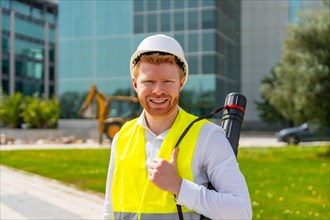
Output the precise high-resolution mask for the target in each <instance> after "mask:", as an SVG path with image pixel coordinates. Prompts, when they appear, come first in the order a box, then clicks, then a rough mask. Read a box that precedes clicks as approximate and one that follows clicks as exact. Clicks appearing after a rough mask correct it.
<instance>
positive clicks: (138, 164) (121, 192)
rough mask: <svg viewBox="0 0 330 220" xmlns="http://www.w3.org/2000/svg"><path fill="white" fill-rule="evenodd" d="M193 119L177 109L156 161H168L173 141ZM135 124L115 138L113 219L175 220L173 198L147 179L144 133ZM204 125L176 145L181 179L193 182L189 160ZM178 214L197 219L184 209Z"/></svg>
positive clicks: (201, 122)
mask: <svg viewBox="0 0 330 220" xmlns="http://www.w3.org/2000/svg"><path fill="white" fill-rule="evenodd" d="M195 118H196V117H195V116H193V115H191V114H188V113H186V112H185V111H184V110H182V109H180V111H179V114H178V116H177V118H176V119H175V122H174V124H173V126H172V127H171V129H170V130H169V132H168V134H167V135H166V137H165V139H164V141H163V144H162V146H161V148H160V151H159V153H158V156H157V157H159V158H163V159H165V160H167V161H169V160H170V158H171V155H172V151H173V148H174V147H175V146H174V145H175V144H176V141H177V140H178V139H179V137H180V135H181V133H182V132H183V131H184V129H185V128H186V127H187V126H188V125H189V123H190V122H191V121H193V120H194V119H195ZM136 122H137V119H135V120H132V121H130V122H127V123H126V124H125V125H124V126H123V127H122V129H121V130H120V132H119V134H118V138H117V143H116V155H115V161H114V176H113V183H112V204H113V211H114V213H115V216H116V219H163V218H165V219H173V217H174V219H177V218H178V215H177V208H176V203H175V199H174V196H173V194H172V193H170V192H167V191H163V190H160V189H159V188H158V187H157V186H155V185H154V184H153V183H152V182H151V181H150V180H149V179H148V173H147V168H146V149H145V146H146V140H145V130H144V128H143V126H142V125H137V124H136ZM207 122H208V121H207V120H202V121H199V122H197V123H195V124H194V126H192V128H191V129H190V130H189V132H188V133H187V135H186V136H185V138H184V139H183V140H182V142H181V143H180V145H179V153H178V158H177V169H178V172H179V174H180V176H181V177H182V178H184V179H187V180H190V181H194V179H193V174H192V168H191V165H192V158H193V154H194V150H195V146H196V142H197V137H198V134H199V131H200V129H201V127H202V125H203V124H205V123H207ZM182 211H183V213H184V215H187V216H186V218H185V219H198V218H199V217H198V216H200V215H198V214H197V213H194V211H192V210H188V209H187V208H185V207H184V206H183V207H182Z"/></svg>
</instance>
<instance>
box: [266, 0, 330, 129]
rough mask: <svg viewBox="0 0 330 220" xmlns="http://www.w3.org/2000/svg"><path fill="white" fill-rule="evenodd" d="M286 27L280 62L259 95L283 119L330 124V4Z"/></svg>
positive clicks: (328, 2)
mask: <svg viewBox="0 0 330 220" xmlns="http://www.w3.org/2000/svg"><path fill="white" fill-rule="evenodd" d="M323 3H324V7H322V8H320V9H318V10H315V11H313V12H311V11H304V12H303V13H301V14H300V15H299V23H297V24H290V25H289V26H288V29H287V31H288V39H287V40H286V42H285V51H284V54H283V57H282V60H281V62H280V64H279V65H278V66H276V67H275V70H274V71H275V79H274V82H273V83H272V84H263V85H262V94H263V95H264V97H265V98H266V99H267V100H269V103H270V104H271V105H272V106H274V107H275V109H277V110H278V111H279V112H280V113H281V114H282V115H283V116H284V117H285V118H287V119H291V120H293V121H294V122H295V123H302V122H304V121H308V120H316V121H319V122H320V123H321V124H322V125H324V126H329V125H330V114H329V113H330V101H329V100H330V92H329V91H330V80H329V79H330V62H329V61H330V34H329V33H330V1H329V0H325V1H323Z"/></svg>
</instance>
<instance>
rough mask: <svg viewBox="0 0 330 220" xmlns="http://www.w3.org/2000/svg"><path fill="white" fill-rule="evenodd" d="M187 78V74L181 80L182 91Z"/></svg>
mask: <svg viewBox="0 0 330 220" xmlns="http://www.w3.org/2000/svg"><path fill="white" fill-rule="evenodd" d="M185 80H186V77H185V76H184V77H182V78H181V80H180V92H181V90H182V89H183V86H184V82H185Z"/></svg>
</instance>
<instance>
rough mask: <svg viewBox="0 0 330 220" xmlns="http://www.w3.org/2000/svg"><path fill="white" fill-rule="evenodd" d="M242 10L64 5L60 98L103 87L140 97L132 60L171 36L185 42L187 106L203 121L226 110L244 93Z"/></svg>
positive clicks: (145, 3)
mask: <svg viewBox="0 0 330 220" xmlns="http://www.w3.org/2000/svg"><path fill="white" fill-rule="evenodd" d="M240 4H241V1H216V0H193V1H189V0H175V1H174V0H127V1H60V2H59V11H60V14H59V27H60V30H61V31H60V71H59V92H60V94H63V93H65V92H68V91H79V92H87V91H88V89H89V86H90V85H91V84H96V85H97V87H98V89H99V90H100V91H102V92H104V93H105V94H108V95H114V94H123V93H124V94H131V93H133V89H132V86H131V79H130V74H129V59H130V56H131V54H132V53H133V52H134V50H135V49H136V48H137V46H138V44H139V43H140V42H141V41H142V40H143V39H144V38H145V37H146V36H149V35H152V34H156V33H164V34H167V35H169V36H172V37H174V38H175V39H177V40H178V41H179V42H180V43H181V45H182V46H183V49H184V51H185V55H186V58H187V60H188V64H189V80H188V82H187V84H186V86H185V89H184V91H185V93H183V95H182V101H183V102H186V105H187V106H189V107H190V108H191V109H190V110H191V111H193V112H195V113H196V114H199V113H201V112H204V111H207V110H209V109H211V108H214V107H215V106H217V105H222V104H223V102H224V99H225V96H226V94H227V93H229V92H233V91H239V90H240V55H239V54H240V53H239V52H240ZM183 99H186V100H183ZM188 100H189V101H188ZM205 100H207V101H205Z"/></svg>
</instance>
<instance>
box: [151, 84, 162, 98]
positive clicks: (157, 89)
mask: <svg viewBox="0 0 330 220" xmlns="http://www.w3.org/2000/svg"><path fill="white" fill-rule="evenodd" d="M152 92H153V93H154V94H156V95H161V94H163V93H164V87H163V85H162V83H160V82H156V83H155V84H154V87H153V91H152Z"/></svg>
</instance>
